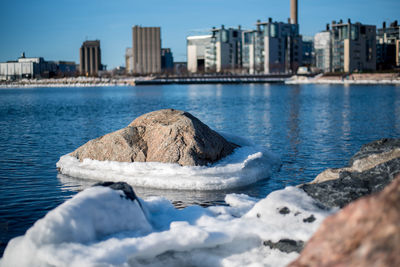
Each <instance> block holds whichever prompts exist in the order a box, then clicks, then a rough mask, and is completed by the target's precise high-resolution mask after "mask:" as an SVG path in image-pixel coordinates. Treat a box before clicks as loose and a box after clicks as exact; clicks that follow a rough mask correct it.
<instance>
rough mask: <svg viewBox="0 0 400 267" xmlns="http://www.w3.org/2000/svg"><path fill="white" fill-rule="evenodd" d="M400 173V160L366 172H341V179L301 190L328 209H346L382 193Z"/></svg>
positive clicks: (312, 185) (394, 160)
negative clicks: (347, 206)
mask: <svg viewBox="0 0 400 267" xmlns="http://www.w3.org/2000/svg"><path fill="white" fill-rule="evenodd" d="M398 173H400V158H396V159H393V160H390V161H388V162H385V163H383V164H380V165H378V166H376V167H374V168H372V169H370V170H367V171H364V172H361V173H360V172H340V174H339V179H335V180H330V181H325V182H321V183H316V184H304V185H301V186H300V188H301V189H303V190H304V191H305V192H306V193H307V194H308V195H309V196H311V197H312V198H314V199H316V200H318V201H319V202H321V203H322V204H323V205H325V206H327V207H340V208H342V207H344V206H345V205H347V204H348V203H350V202H352V201H354V200H356V199H358V198H360V197H362V196H365V195H368V194H371V193H374V192H379V191H381V190H382V189H383V188H384V187H385V186H386V185H387V184H389V183H390V182H391V181H392V180H393V179H394V177H395V176H396V175H397V174H398Z"/></svg>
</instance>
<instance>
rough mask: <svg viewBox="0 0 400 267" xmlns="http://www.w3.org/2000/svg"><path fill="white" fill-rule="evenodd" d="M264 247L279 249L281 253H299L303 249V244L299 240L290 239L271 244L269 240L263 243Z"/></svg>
mask: <svg viewBox="0 0 400 267" xmlns="http://www.w3.org/2000/svg"><path fill="white" fill-rule="evenodd" d="M263 244H264V246H266V247H270V248H271V249H279V250H280V251H282V252H286V253H291V252H297V253H300V251H301V250H302V249H303V247H304V242H303V241H301V240H298V241H296V240H292V239H281V240H279V241H278V242H272V241H271V240H267V241H264V242H263Z"/></svg>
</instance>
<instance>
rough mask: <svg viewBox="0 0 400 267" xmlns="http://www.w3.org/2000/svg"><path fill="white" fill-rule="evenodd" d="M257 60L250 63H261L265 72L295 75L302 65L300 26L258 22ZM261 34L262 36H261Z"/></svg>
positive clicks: (255, 54)
mask: <svg viewBox="0 0 400 267" xmlns="http://www.w3.org/2000/svg"><path fill="white" fill-rule="evenodd" d="M256 25H257V31H256V32H258V34H256V36H257V37H258V38H261V40H256V41H255V42H256V43H257V44H258V45H256V52H255V53H254V56H255V57H257V56H258V57H261V58H255V59H250V60H248V61H253V62H261V64H262V65H263V72H264V73H266V74H271V73H295V72H296V71H297V68H298V67H299V66H300V65H301V63H302V37H301V35H300V34H299V25H298V24H290V23H284V22H273V21H272V19H271V18H269V20H268V22H260V21H258V22H257V24H256ZM260 33H261V34H260Z"/></svg>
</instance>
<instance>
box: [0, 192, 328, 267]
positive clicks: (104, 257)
mask: <svg viewBox="0 0 400 267" xmlns="http://www.w3.org/2000/svg"><path fill="white" fill-rule="evenodd" d="M140 202H141V204H142V206H143V210H142V209H141V208H140V207H139V205H138V203H137V201H135V202H132V201H131V200H128V199H126V198H125V197H124V194H123V192H122V191H114V190H112V189H109V188H102V187H93V188H89V189H87V190H84V191H83V192H80V193H78V194H77V195H76V196H75V197H74V198H72V199H70V200H68V201H66V202H65V203H64V204H62V205H60V206H59V207H57V208H56V209H54V210H52V211H50V212H49V213H48V214H47V215H46V216H45V217H44V218H43V219H40V220H38V221H37V222H36V223H35V224H34V225H33V226H32V227H31V228H30V229H29V230H28V231H27V232H26V234H25V235H24V236H21V237H17V238H14V239H13V240H11V241H10V242H9V244H8V246H7V248H6V250H5V253H4V257H3V258H2V259H1V261H0V266H1V267H4V266H163V267H165V266H284V265H286V264H287V263H289V262H290V261H292V260H293V259H295V258H296V257H297V255H298V254H297V253H295V252H292V253H289V254H288V253H284V252H281V251H279V250H277V249H270V248H269V247H268V246H265V245H264V244H263V241H266V240H271V241H273V242H275V241H279V240H280V239H284V238H289V239H295V240H298V239H300V240H303V241H305V240H307V239H308V238H309V237H310V236H311V234H312V233H313V232H314V231H315V230H316V229H317V227H318V225H319V224H320V223H321V221H322V220H323V218H324V217H325V216H327V215H328V214H329V213H330V212H331V211H326V210H322V209H319V208H318V206H317V205H316V203H314V201H313V200H312V199H311V198H310V197H308V196H307V195H306V194H305V193H304V192H303V191H301V190H300V189H297V188H294V187H288V188H286V189H284V190H279V191H275V192H273V193H271V194H270V195H269V196H268V197H266V198H265V199H263V200H261V201H259V202H257V200H256V199H253V198H251V197H248V196H246V195H236V194H233V195H228V196H227V197H226V202H227V203H228V204H229V206H214V207H209V208H202V207H199V206H191V207H187V208H185V209H182V210H177V209H175V208H174V207H173V206H172V204H171V203H170V202H169V201H167V200H166V199H163V198H159V197H153V198H150V199H147V200H146V201H143V200H140ZM284 207H286V208H287V209H289V210H290V212H289V213H287V212H286V213H285V214H281V213H280V210H281V209H282V208H284ZM310 216H313V217H315V221H313V222H305V221H304V220H305V219H306V218H309V217H310Z"/></svg>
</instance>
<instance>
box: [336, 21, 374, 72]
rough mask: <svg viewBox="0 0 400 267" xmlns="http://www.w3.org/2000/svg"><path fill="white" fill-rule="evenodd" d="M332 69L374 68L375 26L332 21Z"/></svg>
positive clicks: (343, 70)
mask: <svg viewBox="0 0 400 267" xmlns="http://www.w3.org/2000/svg"><path fill="white" fill-rule="evenodd" d="M332 70H333V71H335V72H353V71H362V70H376V26H374V25H364V24H361V23H359V22H357V23H351V21H350V19H349V20H348V22H347V23H343V21H342V20H341V21H339V22H338V23H336V22H335V21H333V22H332Z"/></svg>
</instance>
